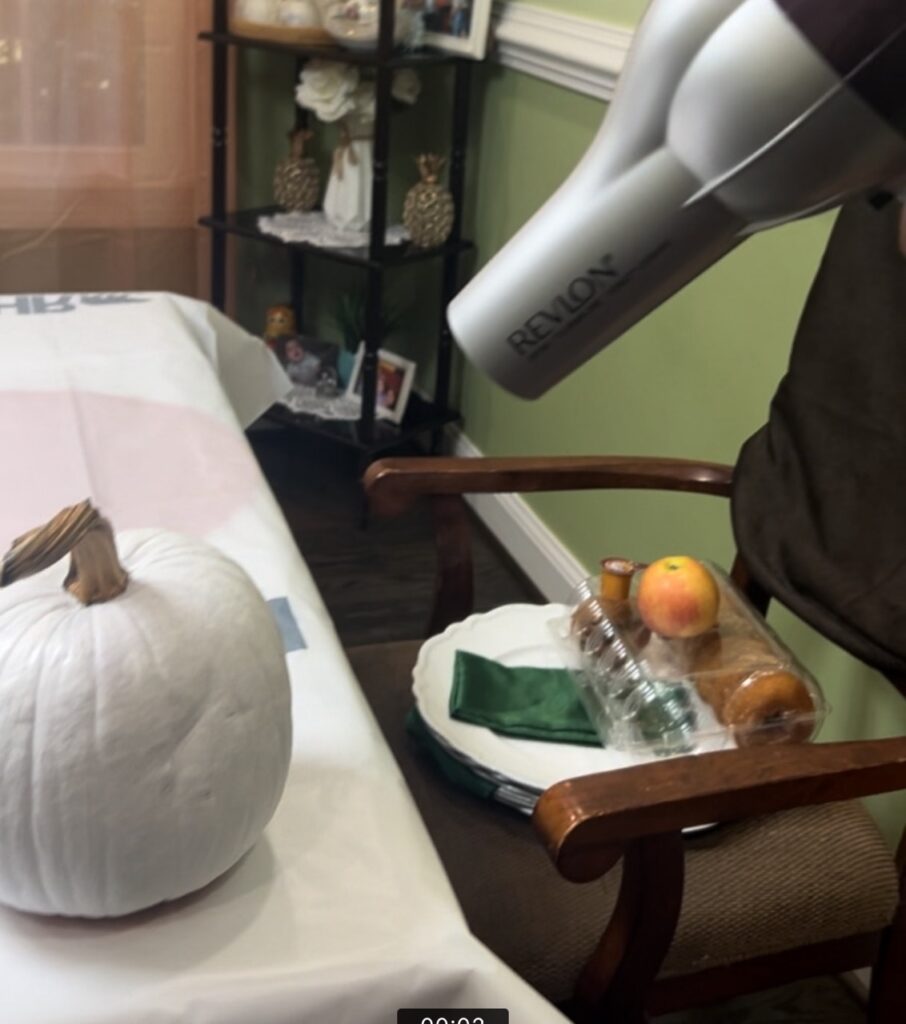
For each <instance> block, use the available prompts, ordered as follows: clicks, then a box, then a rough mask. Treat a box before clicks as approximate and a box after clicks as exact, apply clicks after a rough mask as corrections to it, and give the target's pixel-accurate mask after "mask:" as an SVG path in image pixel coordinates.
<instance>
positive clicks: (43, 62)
mask: <svg viewBox="0 0 906 1024" xmlns="http://www.w3.org/2000/svg"><path fill="white" fill-rule="evenodd" d="M209 8H210V3H209V2H208V0H0V292H69V291H128V290H135V289H166V290H172V291H177V292H181V293H183V294H187V295H202V296H203V295H205V294H206V291H207V280H206V274H205V265H206V259H205V256H206V249H207V239H206V238H205V237H204V235H203V233H202V232H200V231H199V230H198V229H197V228H196V227H195V222H196V218H197V216H198V215H199V214H200V213H201V212H202V211H203V209H204V207H205V206H206V204H207V196H208V188H209V185H208V175H209V170H208V164H209V140H210V128H209V123H210V122H209V119H210V101H209V73H208V61H209V59H210V57H209V54H208V52H207V49H208V48H207V47H206V45H205V44H200V43H198V42H197V41H196V33H197V32H198V30H199V28H201V27H203V26H204V25H205V24H206V23H207V21H208V20H209V19H208V14H209Z"/></svg>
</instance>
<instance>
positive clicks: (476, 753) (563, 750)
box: [412, 604, 639, 790]
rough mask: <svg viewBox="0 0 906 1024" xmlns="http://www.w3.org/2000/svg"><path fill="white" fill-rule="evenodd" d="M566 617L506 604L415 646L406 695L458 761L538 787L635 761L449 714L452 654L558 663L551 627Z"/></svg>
mask: <svg viewBox="0 0 906 1024" xmlns="http://www.w3.org/2000/svg"><path fill="white" fill-rule="evenodd" d="M568 614H569V609H568V608H567V607H566V606H565V605H561V604H549V605H530V604H510V605H504V606H503V607H502V608H495V609H494V611H492V612H485V613H484V614H481V615H472V616H470V617H469V618H468V619H466V620H465V621H464V622H456V623H454V624H453V625H452V626H448V627H447V629H446V630H445V631H444V632H443V633H441V634H440V635H439V636H436V637H433V638H432V639H430V640H428V641H427V643H425V644H424V645H423V646H422V649H421V651H420V652H419V656H418V661H417V662H416V664H415V668H414V670H413V673H412V676H413V685H412V692H413V693H414V695H415V700H416V703H417V704H418V710H419V712H420V713H421V716H422V718H424V720H425V722H426V724H427V725H428V727H429V728H430V729H431V730H432V731H433V732H435V733H436V734H437V735H438V736H440V737H441V738H442V739H443V740H444V741H445V742H446V744H447V745H448V746H449V747H451V748H452V749H453V751H455V752H458V753H459V754H460V755H461V756H462V757H463V758H465V759H468V760H470V761H474V762H477V763H478V764H479V765H483V766H485V767H486V768H487V769H489V770H490V771H492V772H494V773H495V774H498V775H500V776H504V777H506V778H507V779H509V780H510V781H511V782H513V783H515V784H516V785H518V786H522V787H525V788H528V789H533V790H544V789H547V787H548V786H552V785H553V784H554V783H555V782H560V781H562V780H563V779H571V778H575V777H576V776H578V775H590V774H592V773H594V772H602V771H610V770H612V769H614V768H626V767H628V766H629V765H633V764H638V763H639V762H638V760H637V759H635V758H633V757H631V756H630V755H628V754H622V753H619V752H617V751H614V750H606V749H604V748H603V747H582V746H576V745H575V744H571V743H545V742H543V741H540V740H523V739H513V738H511V737H508V736H500V735H498V734H497V733H495V732H492V731H491V730H490V729H487V728H485V727H484V726H480V725H471V724H470V723H468V722H458V721H456V720H455V719H453V718H451V717H450V711H449V709H450V690H451V688H452V686H453V663H454V660H455V657H456V652H457V651H458V650H461V651H470V652H471V653H473V654H480V655H482V656H483V657H485V658H492V659H494V660H495V661H498V662H500V663H501V664H502V665H508V666H511V667H513V666H517V665H530V666H533V667H535V668H566V667H570V666H569V663H568V660H567V659H568V657H569V654H568V652H567V651H566V650H565V649H564V648H562V647H561V646H560V645H559V644H558V643H557V640H556V638H555V633H554V629H555V625H556V623H557V622H558V621H560V620H562V619H563V617H564V616H565V615H568Z"/></svg>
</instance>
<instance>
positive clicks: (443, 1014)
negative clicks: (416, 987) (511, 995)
mask: <svg viewBox="0 0 906 1024" xmlns="http://www.w3.org/2000/svg"><path fill="white" fill-rule="evenodd" d="M396 1024H510V1011H509V1010H499V1009H495V1010H411V1009H407V1010H397V1011H396Z"/></svg>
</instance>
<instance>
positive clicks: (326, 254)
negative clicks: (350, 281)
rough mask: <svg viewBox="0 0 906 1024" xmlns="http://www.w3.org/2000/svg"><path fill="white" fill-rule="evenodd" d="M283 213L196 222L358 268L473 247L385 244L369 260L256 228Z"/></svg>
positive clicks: (364, 254) (269, 209) (264, 210)
mask: <svg viewBox="0 0 906 1024" xmlns="http://www.w3.org/2000/svg"><path fill="white" fill-rule="evenodd" d="M281 212H283V211H282V210H281V209H280V207H278V206H262V207H260V208H258V209H253V210H236V211H234V212H232V213H228V214H226V215H225V216H224V217H223V218H222V219H220V218H215V217H211V216H208V217H201V218H200V219H199V221H198V223H199V224H201V225H202V226H203V227H206V228H210V229H211V230H212V231H223V232H225V233H226V234H229V235H239V236H241V237H242V238H252V239H255V240H256V241H259V242H267V243H268V244H269V245H279V246H281V247H283V248H287V249H295V250H298V251H300V252H307V253H312V255H314V256H319V257H321V258H323V259H327V260H335V261H338V262H340V263H352V264H354V265H355V266H359V267H394V266H404V265H406V264H409V263H423V262H425V261H426V260H433V259H437V258H438V257H443V256H453V255H459V254H460V253H464V252H469V251H471V250H472V249H474V248H475V246H474V244H473V243H472V242H469V241H465V240H460V241H458V242H452V241H451V242H447V243H446V244H444V245H440V246H437V247H436V248H434V249H419V248H418V247H417V246H414V245H411V244H405V245H388V246H386V247H385V248H384V253H383V256H382V257H381V259H380V260H372V259H371V257H370V255H369V252H368V246H361V247H360V248H355V249H333V248H326V247H324V246H320V245H314V244H312V243H311V242H284V241H283V239H281V238H277V236H276V235H269V234H266V233H265V232H263V231H261V230H260V229H259V227H258V218H259V217H263V216H268V215H270V214H274V213H281Z"/></svg>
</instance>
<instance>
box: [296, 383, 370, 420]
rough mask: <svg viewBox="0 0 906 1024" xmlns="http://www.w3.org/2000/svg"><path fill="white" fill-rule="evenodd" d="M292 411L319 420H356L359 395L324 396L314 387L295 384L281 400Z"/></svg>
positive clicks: (360, 411)
mask: <svg viewBox="0 0 906 1024" xmlns="http://www.w3.org/2000/svg"><path fill="white" fill-rule="evenodd" d="M281 404H282V405H285V406H286V407H287V408H288V409H290V410H291V411H292V412H304V413H307V414H308V415H309V416H317V418H318V419H319V420H357V419H358V418H359V416H361V414H362V399H361V396H360V395H344V394H342V393H341V394H339V395H335V396H334V397H332V398H326V397H325V396H324V395H319V394H318V393H317V391H316V390H315V388H313V387H305V386H304V385H302V384H297V385H296V386H295V387H294V388H293V389H292V391H290V392H289V394H288V395H286V397H285V398H284V399H283V400H282V402H281Z"/></svg>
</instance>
